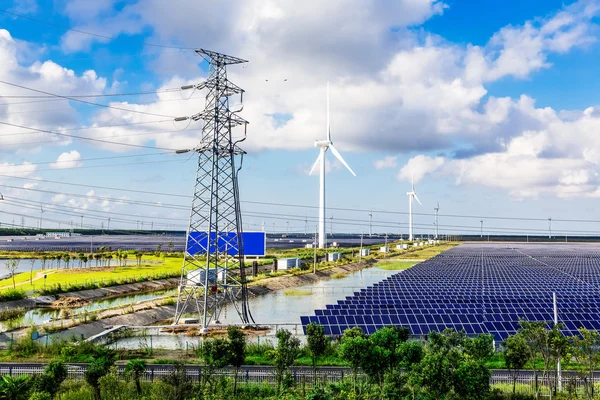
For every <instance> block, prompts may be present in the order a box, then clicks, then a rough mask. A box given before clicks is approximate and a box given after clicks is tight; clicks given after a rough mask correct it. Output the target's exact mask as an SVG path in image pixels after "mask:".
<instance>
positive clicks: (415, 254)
mask: <svg viewBox="0 0 600 400" xmlns="http://www.w3.org/2000/svg"><path fill="white" fill-rule="evenodd" d="M457 245H458V243H447V244H440V245H437V246H431V247H425V248H422V249H418V250H412V251H407V252H405V253H402V254H400V255H397V256H394V259H419V260H428V259H430V258H432V257H435V256H437V255H438V254H440V253H443V252H444V251H446V250H450V249H451V248H453V247H456V246H457Z"/></svg>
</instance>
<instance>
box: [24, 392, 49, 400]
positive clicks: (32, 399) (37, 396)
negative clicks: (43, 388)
mask: <svg viewBox="0 0 600 400" xmlns="http://www.w3.org/2000/svg"><path fill="white" fill-rule="evenodd" d="M29 400H52V395H51V394H50V393H47V392H33V393H31V396H29Z"/></svg>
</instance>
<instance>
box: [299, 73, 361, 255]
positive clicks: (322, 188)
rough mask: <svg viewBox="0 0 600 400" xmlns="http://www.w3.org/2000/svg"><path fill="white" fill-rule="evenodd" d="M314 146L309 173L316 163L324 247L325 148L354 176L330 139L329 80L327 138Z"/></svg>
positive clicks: (321, 245) (312, 170)
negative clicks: (318, 170) (318, 173)
mask: <svg viewBox="0 0 600 400" xmlns="http://www.w3.org/2000/svg"><path fill="white" fill-rule="evenodd" d="M315 147H318V148H319V156H318V157H317V161H315V163H314V165H313V166H312V168H311V170H310V173H309V175H312V173H313V172H314V170H315V168H317V165H320V168H321V171H320V172H321V174H320V175H321V182H320V190H319V248H320V249H324V248H325V243H326V242H327V237H326V236H325V153H326V152H327V150H329V149H331V152H332V153H333V155H334V156H335V157H336V158H337V159H338V160H340V162H341V163H342V164H344V166H345V167H346V168H347V169H348V171H350V173H351V174H352V175H354V176H356V174H355V173H354V171H352V168H350V166H349V165H348V164H347V163H346V161H344V158H343V157H342V155H341V154H340V152H339V151H337V149H336V148H335V147H334V146H333V142H332V141H331V129H330V127H329V82H327V139H325V140H316V141H315Z"/></svg>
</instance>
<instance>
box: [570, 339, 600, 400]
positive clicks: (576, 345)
mask: <svg viewBox="0 0 600 400" xmlns="http://www.w3.org/2000/svg"><path fill="white" fill-rule="evenodd" d="M579 335H580V336H573V337H572V338H571V341H572V346H571V348H572V350H573V357H575V360H576V361H577V364H578V367H577V371H578V373H579V377H580V379H581V380H582V381H583V388H584V391H585V396H586V398H587V399H590V400H591V399H593V398H594V395H595V393H594V371H595V370H596V368H597V367H598V364H599V363H600V333H598V331H590V330H588V329H585V328H579Z"/></svg>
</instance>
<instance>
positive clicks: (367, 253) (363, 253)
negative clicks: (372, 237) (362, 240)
mask: <svg viewBox="0 0 600 400" xmlns="http://www.w3.org/2000/svg"><path fill="white" fill-rule="evenodd" d="M370 254H371V249H361V250H360V255H361V256H362V257H366V256H368V255H370Z"/></svg>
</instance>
